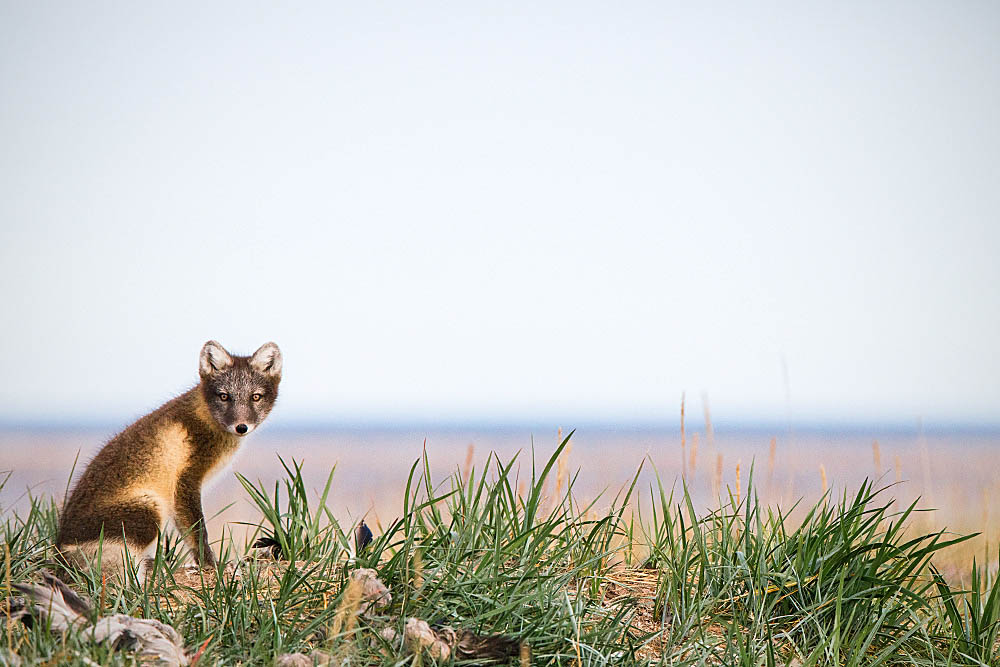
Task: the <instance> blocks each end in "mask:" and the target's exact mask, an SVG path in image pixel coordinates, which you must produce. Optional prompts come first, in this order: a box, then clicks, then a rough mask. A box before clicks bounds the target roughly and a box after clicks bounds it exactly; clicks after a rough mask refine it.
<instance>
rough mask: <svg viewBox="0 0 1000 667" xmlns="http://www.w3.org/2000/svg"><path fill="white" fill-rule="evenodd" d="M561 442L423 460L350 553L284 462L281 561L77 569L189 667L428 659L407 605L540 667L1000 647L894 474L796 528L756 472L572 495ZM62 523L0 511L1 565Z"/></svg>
mask: <svg viewBox="0 0 1000 667" xmlns="http://www.w3.org/2000/svg"><path fill="white" fill-rule="evenodd" d="M571 437H572V434H570V435H569V436H567V437H566V438H564V439H563V440H562V441H561V442H560V443H559V446H558V447H557V449H556V451H555V452H554V453H553V454H552V455H551V456H550V457H548V458H547V459H545V460H543V461H537V460H536V459H535V457H534V455H533V453H532V454H522V455H519V456H516V457H513V458H511V459H509V460H501V459H500V458H498V457H496V456H491V457H490V458H489V459H488V460H487V462H486V464H485V465H484V466H483V467H482V469H476V468H475V467H474V466H473V465H472V463H471V460H470V461H467V462H466V465H465V466H463V469H462V470H458V469H456V471H455V472H454V474H452V475H450V476H448V477H446V478H444V479H441V480H435V479H433V478H432V475H431V466H430V462H429V461H428V459H427V456H426V453H424V454H423V455H422V456H421V457H420V458H418V459H417V460H416V461H415V462H414V463H413V466H412V467H411V469H410V472H409V475H408V476H407V478H406V479H405V480H401V481H400V483H401V485H405V489H406V492H405V495H404V501H403V505H402V507H401V508H400V511H399V516H398V518H396V519H395V520H394V521H392V522H391V523H390V524H389V525H388V527H386V528H385V530H384V531H382V533H381V534H380V535H377V536H376V538H375V540H374V541H373V542H372V544H371V545H369V546H368V547H367V548H366V549H364V550H363V551H362V552H361V553H353V549H352V540H350V539H348V536H349V535H351V534H352V527H350V526H348V527H346V529H345V528H344V527H342V526H341V525H340V523H339V522H338V520H337V518H336V516H335V513H334V512H333V510H332V508H330V507H329V505H328V502H327V501H328V496H329V492H330V489H331V488H332V486H333V484H335V474H334V471H333V470H331V471H330V474H329V475H328V476H327V480H326V483H325V485H324V488H323V489H320V490H319V492H318V493H317V492H314V491H311V490H310V489H308V488H307V486H306V484H305V482H304V481H303V474H302V467H301V464H299V463H297V462H294V461H293V462H292V463H291V464H287V463H286V462H285V461H281V463H282V465H283V467H284V471H285V475H286V476H285V478H284V480H282V481H281V482H280V483H279V484H276V485H275V486H274V487H271V488H266V487H264V486H263V485H261V484H258V483H254V482H252V481H251V480H249V479H247V478H245V477H242V476H241V477H240V482H241V483H242V485H243V487H244V489H245V492H246V494H247V496H248V498H249V499H250V501H251V502H252V503H253V504H254V505H255V506H256V507H257V508H258V510H259V512H260V517H261V518H260V521H259V524H258V525H257V526H256V528H257V533H258V534H259V535H261V536H264V537H267V538H269V539H270V540H271V543H272V544H275V545H277V546H278V548H279V549H278V551H280V554H281V556H282V557H283V558H285V559H287V561H286V562H282V563H280V564H278V563H275V562H273V561H270V560H266V559H264V560H258V559H242V560H239V563H238V566H235V567H234V565H233V561H234V560H237V559H239V558H240V556H242V554H243V552H245V551H246V545H243V546H241V547H237V545H235V544H233V543H232V539H231V538H230V539H227V540H225V541H224V543H223V544H222V545H221V548H220V552H221V553H222V555H223V558H220V564H219V565H218V566H217V567H216V568H215V569H214V570H213V571H197V572H195V573H194V574H192V573H190V572H188V570H187V568H185V567H183V566H182V560H183V555H184V554H183V548H182V547H180V546H179V545H180V544H181V543H180V542H178V540H177V539H176V538H171V539H167V538H166V537H164V539H161V540H160V543H159V544H158V545H157V550H156V553H155V554H154V557H153V562H152V563H151V565H150V567H149V575H148V576H147V578H146V579H145V580H144V581H139V580H137V579H136V578H134V577H127V578H126V579H125V581H124V583H119V582H115V581H109V580H108V579H107V578H105V577H102V576H100V574H99V572H97V571H96V570H92V571H90V572H80V573H75V574H74V575H73V576H72V578H71V582H70V583H71V584H72V585H73V586H75V587H76V588H78V589H79V590H81V591H82V592H84V593H85V594H87V595H88V596H90V598H91V599H92V600H94V601H96V603H97V604H96V605H95V606H96V607H97V608H98V610H99V613H101V614H109V613H127V614H133V615H139V616H145V617H150V618H156V619H159V620H162V621H164V622H166V623H169V624H171V625H173V626H174V627H175V628H177V629H178V630H179V631H180V632H181V633H182V635H183V636H184V638H185V641H186V645H187V646H188V647H189V648H190V649H191V650H192V651H194V650H196V649H202V650H203V653H202V656H201V658H200V662H199V664H202V665H205V664H261V665H267V664H271V663H272V662H273V660H274V657H275V656H276V655H277V654H279V653H284V652H293V651H301V652H305V653H308V652H309V651H311V650H313V649H321V650H323V651H325V652H327V653H329V654H332V655H334V656H336V658H337V660H338V661H339V663H340V664H400V665H402V664H430V663H431V662H432V660H431V658H430V656H429V655H416V656H415V655H412V654H410V653H409V651H408V649H407V648H406V647H405V646H403V645H401V644H400V643H398V642H392V641H388V640H385V639H382V638H381V636H380V634H379V633H380V631H381V630H383V629H385V628H393V629H395V630H396V633H397V635H402V633H403V628H404V624H405V621H406V619H407V618H410V617H416V618H420V619H423V620H425V621H427V622H428V623H430V624H431V625H432V626H437V627H440V626H445V625H446V626H450V627H452V628H456V629H462V630H468V631H471V632H474V633H476V634H479V635H501V636H504V637H507V638H510V639H512V640H514V641H516V642H519V643H520V644H522V646H523V650H522V652H521V655H523V656H525V659H527V658H526V656H528V655H530V660H531V662H532V664H539V665H581V666H582V665H605V664H616V665H631V664H648V663H663V664H671V665H705V664H727V665H729V664H733V665H789V664H801V665H834V664H836V665H883V664H884V665H935V664H968V665H989V664H997V662H998V660H1000V655H998V653H997V639H998V628H1000V625H998V623H1000V584H998V583H997V581H996V580H995V579H991V578H989V577H988V576H986V575H985V574H984V573H983V572H982V571H981V569H980V568H979V567H977V565H976V564H975V563H973V564H972V566H971V567H972V569H971V572H970V576H969V580H968V581H967V582H965V583H963V582H954V581H947V580H946V579H945V577H944V576H942V575H941V574H940V573H939V572H938V571H937V570H936V569H935V567H934V558H935V556H936V555H937V554H939V553H940V552H941V551H942V550H946V549H949V548H951V547H952V546H953V545H955V544H957V543H959V542H961V541H963V540H965V539H968V536H961V535H958V536H956V535H948V534H946V533H944V532H933V533H926V534H920V533H916V532H915V531H914V529H913V525H914V522H913V517H914V515H915V513H916V512H917V511H918V510H917V507H916V505H915V504H912V505H909V506H906V507H903V508H899V509H896V506H895V504H894V502H893V499H892V497H891V495H890V494H891V491H892V489H891V487H888V488H879V487H877V486H876V485H875V484H873V483H871V482H865V483H863V484H862V485H861V486H860V487H859V488H858V489H857V490H856V491H855V492H853V493H851V494H847V493H844V494H843V495H841V496H840V497H839V498H837V499H834V498H831V497H830V495H829V494H827V495H825V496H824V497H823V498H822V499H821V500H820V501H819V502H817V503H816V504H815V505H813V506H812V507H810V508H808V509H806V510H805V511H804V515H803V518H801V519H797V520H796V521H795V522H794V523H793V522H791V521H790V520H789V519H788V516H789V514H790V513H791V512H792V511H793V510H799V509H801V508H794V507H787V508H780V507H769V506H766V505H763V504H762V503H761V502H760V501H759V499H758V496H757V494H756V493H755V491H754V488H755V486H754V481H753V471H752V470H751V471H749V473H748V475H747V477H748V479H747V481H746V484H745V485H744V488H742V489H740V490H736V489H733V490H731V491H726V490H724V489H720V495H721V496H722V497H721V498H720V499H719V502H718V503H717V506H716V508H715V509H714V510H706V509H702V508H699V507H697V506H696V505H695V503H694V501H693V500H692V495H691V494H690V493H689V491H688V489H687V487H686V486H685V482H684V481H683V480H680V481H679V482H678V483H677V484H678V485H679V486H678V485H674V486H670V485H668V484H667V483H666V482H665V481H664V480H662V479H660V477H659V475H658V473H657V474H656V475H655V482H654V483H653V484H652V485H651V486H650V487H649V489H648V493H647V492H645V491H644V492H642V493H640V492H639V490H638V488H637V480H638V479H639V475H638V471H637V474H636V476H635V477H634V478H633V479H632V480H631V481H628V482H626V484H625V485H624V486H623V487H622V489H621V490H620V491H619V492H618V493H617V494H615V495H608V496H607V497H602V498H597V499H595V500H592V501H591V502H587V503H584V502H581V501H580V499H579V498H577V497H576V495H575V493H574V485H575V479H576V478H575V476H574V475H572V474H571V473H570V472H569V470H568V466H567V459H566V453H567V452H568V447H569V442H570V438H571ZM692 446H693V445H692ZM470 458H471V457H470ZM769 468H770V465H769ZM522 470H523V471H525V472H524V474H523V475H522ZM768 472H769V474H770V470H769V471H768ZM553 475H556V476H558V479H557V480H554V483H553V481H552V480H551V479H550V478H551V477H552V476H553ZM0 485H2V481H0ZM547 489H556V492H555V493H554V494H549V493H548V491H547ZM797 516H798V514H797ZM57 520H58V514H57V505H56V503H55V501H54V500H52V499H50V498H32V499H31V503H30V507H29V509H28V510H27V511H26V512H25V513H23V514H21V515H19V514H14V513H10V512H7V513H4V515H3V518H2V521H0V539H2V548H0V573H3V574H0V576H4V577H5V578H7V577H8V576H9V580H11V581H14V582H19V581H28V580H32V579H33V578H35V577H36V574H37V571H38V570H39V569H40V568H42V567H46V566H49V565H50V564H51V559H52V555H53V554H52V548H51V544H52V541H53V538H54V535H55V532H56V527H57ZM255 536H256V535H255ZM226 560H229V561H230V563H229V564H228V565H227V564H226V563H225V562H224V561H226ZM358 567H371V568H374V569H375V570H376V571H377V573H378V576H379V578H380V579H381V580H382V581H383V582H384V583H385V584H386V585H387V586H388V588H389V590H390V591H391V592H392V596H393V599H392V604H391V605H390V606H388V607H386V608H383V609H380V610H378V611H377V612H376V613H374V614H372V615H366V616H364V617H358V616H357V615H356V614H355V611H356V610H357V609H358V607H359V598H358V592H357V589H356V588H354V587H351V586H349V585H348V582H349V581H350V572H351V571H353V570H354V569H355V568H358ZM8 571H9V575H7V574H5V573H6V572H8ZM2 645H4V646H6V647H7V648H6V649H5V650H7V651H8V653H7V654H4V653H0V663H2V662H3V661H4V660H6V658H4V655H9V652H10V651H13V652H15V653H17V654H18V655H19V656H21V658H23V659H24V660H26V661H28V662H29V663H30V662H37V663H48V664H87V661H88V660H92V661H95V662H97V663H99V664H129V661H130V658H129V656H128V655H127V654H126V653H117V652H114V651H113V650H111V648H110V647H104V646H94V645H93V644H92V643H91V642H89V641H88V640H87V637H86V636H83V635H81V634H79V633H72V632H71V633H68V634H67V635H65V636H53V635H52V634H50V633H48V632H46V630H45V628H44V627H42V626H41V625H39V624H36V625H35V626H34V627H32V628H25V627H22V626H21V625H14V626H7V625H6V624H5V627H4V637H3V642H2ZM520 660H522V658H521V657H519V656H513V657H512V658H511V661H512V663H518V661H520Z"/></svg>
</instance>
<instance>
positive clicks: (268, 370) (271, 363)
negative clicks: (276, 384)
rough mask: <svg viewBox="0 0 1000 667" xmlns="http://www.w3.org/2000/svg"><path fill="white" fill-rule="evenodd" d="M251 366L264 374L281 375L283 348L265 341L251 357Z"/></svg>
mask: <svg viewBox="0 0 1000 667" xmlns="http://www.w3.org/2000/svg"><path fill="white" fill-rule="evenodd" d="M250 368H252V369H254V370H255V371H257V372H259V373H263V374H264V375H270V376H271V377H281V350H279V349H278V346H277V345H275V344H274V343H264V344H263V345H261V346H260V347H259V348H257V351H256V352H254V353H253V356H252V357H250Z"/></svg>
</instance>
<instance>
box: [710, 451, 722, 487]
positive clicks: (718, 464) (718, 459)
mask: <svg viewBox="0 0 1000 667" xmlns="http://www.w3.org/2000/svg"><path fill="white" fill-rule="evenodd" d="M721 491H722V453H721V452H718V453H716V455H715V475H714V476H713V477H712V494H713V495H714V496H715V497H716V498H718V497H719V493H720V492H721Z"/></svg>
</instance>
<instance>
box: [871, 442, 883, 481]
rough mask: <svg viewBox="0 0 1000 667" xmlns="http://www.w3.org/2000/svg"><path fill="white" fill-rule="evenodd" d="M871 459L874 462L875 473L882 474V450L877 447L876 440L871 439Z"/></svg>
mask: <svg viewBox="0 0 1000 667" xmlns="http://www.w3.org/2000/svg"><path fill="white" fill-rule="evenodd" d="M872 460H873V461H874V463H875V475H876V476H877V475H881V474H882V451H881V450H880V449H879V446H878V440H872Z"/></svg>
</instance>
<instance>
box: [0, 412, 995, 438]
mask: <svg viewBox="0 0 1000 667" xmlns="http://www.w3.org/2000/svg"><path fill="white" fill-rule="evenodd" d="M132 421H134V420H121V421H119V420H114V419H112V418H94V419H81V418H66V419H54V420H53V419H37V418H34V419H33V418H27V419H11V418H7V417H0V431H16V430H27V431H67V430H108V431H109V432H118V431H120V430H122V429H124V428H125V427H127V426H128V425H129V424H131V423H132ZM559 428H561V429H562V431H563V433H566V434H568V433H570V432H573V431H580V430H583V429H586V430H591V431H600V432H607V431H676V432H677V433H678V434H679V433H680V419H679V418H674V419H650V418H646V419H643V418H633V419H626V418H607V417H602V418H578V419H567V418H554V417H553V418H548V417H526V418H497V417H483V418H475V417H462V418H447V419H432V418H419V419H418V418H413V417H388V416H387V417H384V418H375V417H363V418H356V419H319V418H308V417H307V418H303V417H297V418H288V419H282V420H280V421H277V422H273V423H268V424H267V425H266V426H265V427H264V429H262V431H263V432H265V433H266V432H278V433H281V432H298V433H309V432H335V431H363V430H371V431H387V432H405V431H411V432H412V431H416V430H426V431H438V432H455V431H494V432H498V431H517V430H555V429H559ZM707 428H708V427H707V424H706V423H705V421H704V420H703V419H696V420H688V421H686V425H685V430H686V431H687V432H688V433H695V432H702V431H707ZM711 428H712V431H713V432H716V433H719V432H728V433H760V432H769V433H772V434H775V435H779V434H788V433H847V434H860V433H885V434H913V435H920V434H921V433H927V434H942V433H962V434H975V433H980V434H993V433H996V434H1000V421H987V420H974V419H937V420H923V419H871V418H823V419H820V418H815V419H807V418H799V419H791V420H777V419H719V420H715V419H713V420H711Z"/></svg>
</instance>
